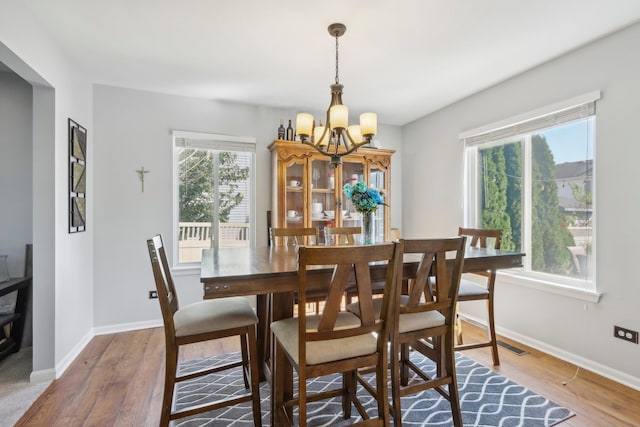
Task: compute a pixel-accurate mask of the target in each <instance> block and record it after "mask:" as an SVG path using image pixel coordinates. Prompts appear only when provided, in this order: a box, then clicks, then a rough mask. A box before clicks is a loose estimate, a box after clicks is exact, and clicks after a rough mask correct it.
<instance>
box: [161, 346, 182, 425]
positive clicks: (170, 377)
mask: <svg viewBox="0 0 640 427" xmlns="http://www.w3.org/2000/svg"><path fill="white" fill-rule="evenodd" d="M165 351H166V360H165V370H164V393H163V395H162V413H161V415H160V427H167V426H168V425H169V421H170V420H171V412H172V410H173V390H174V387H175V384H176V374H177V370H178V349H177V348H176V347H170V346H167V348H166V350H165Z"/></svg>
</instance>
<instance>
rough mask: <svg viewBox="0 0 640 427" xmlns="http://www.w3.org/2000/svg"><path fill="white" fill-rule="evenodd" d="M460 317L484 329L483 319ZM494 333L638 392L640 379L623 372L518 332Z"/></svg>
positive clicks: (461, 315) (501, 331) (497, 329)
mask: <svg viewBox="0 0 640 427" xmlns="http://www.w3.org/2000/svg"><path fill="white" fill-rule="evenodd" d="M460 317H461V318H462V319H464V320H468V321H470V322H472V323H475V324H477V325H481V326H483V327H486V321H485V320H483V319H479V318H476V317H473V316H468V315H463V314H462V313H461V314H460ZM496 333H497V334H498V335H502V336H503V337H507V338H510V339H512V340H514V341H518V342H520V343H522V344H524V345H526V346H529V347H532V348H535V349H536V350H539V351H542V352H544V353H547V354H549V355H551V356H553V357H557V358H558V359H561V360H564V361H565V362H569V363H573V364H574V365H577V366H579V367H581V368H584V369H587V370H589V371H591V372H594V373H596V374H598V375H602V376H603V377H605V378H609V379H610V380H613V381H615V382H618V383H620V384H624V385H626V386H627V387H631V388H633V389H635V390H638V391H640V378H637V377H634V376H632V375H629V374H627V373H625V372H622V371H619V370H617V369H613V368H611V367H609V366H606V365H603V364H601V363H598V362H595V361H593V360H590V359H586V358H584V357H582V356H579V355H577V354H574V353H570V352H568V351H566V350H563V349H561V348H558V347H554V346H552V345H549V344H547V343H545V342H542V341H538V340H536V339H533V338H530V337H528V336H526V335H522V334H520V333H518V332H514V331H512V330H509V329H505V328H500V327H496Z"/></svg>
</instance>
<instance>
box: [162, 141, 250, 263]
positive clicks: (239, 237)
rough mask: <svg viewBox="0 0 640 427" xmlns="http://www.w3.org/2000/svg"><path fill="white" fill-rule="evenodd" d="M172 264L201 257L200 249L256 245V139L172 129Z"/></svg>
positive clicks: (187, 261)
mask: <svg viewBox="0 0 640 427" xmlns="http://www.w3.org/2000/svg"><path fill="white" fill-rule="evenodd" d="M173 136H174V138H173V140H174V218H176V220H175V221H174V223H175V234H174V235H175V236H176V237H177V238H176V239H175V242H176V245H175V248H174V254H175V255H174V264H175V265H183V266H185V265H189V264H195V263H200V261H201V260H202V250H203V249H209V248H219V247H230V246H253V244H254V243H253V242H254V241H255V195H254V194H255V173H254V172H255V140H253V139H252V138H240V137H233V136H225V135H213V134H201V133H195V132H179V131H175V132H174V133H173Z"/></svg>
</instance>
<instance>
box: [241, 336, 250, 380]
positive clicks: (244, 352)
mask: <svg viewBox="0 0 640 427" xmlns="http://www.w3.org/2000/svg"><path fill="white" fill-rule="evenodd" d="M240 350H241V353H242V379H243V380H244V388H246V389H248V388H249V386H250V384H249V378H248V375H247V374H248V372H249V365H250V363H251V361H250V360H249V353H248V351H247V336H246V335H240Z"/></svg>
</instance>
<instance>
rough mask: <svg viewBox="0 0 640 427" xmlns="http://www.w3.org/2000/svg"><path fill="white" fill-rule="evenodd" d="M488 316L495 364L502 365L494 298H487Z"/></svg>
mask: <svg viewBox="0 0 640 427" xmlns="http://www.w3.org/2000/svg"><path fill="white" fill-rule="evenodd" d="M487 317H488V319H487V320H488V323H489V339H490V340H491V355H492V356H493V364H494V366H499V365H500V356H498V339H497V338H496V325H495V322H494V320H493V298H491V297H490V298H489V299H488V300H487Z"/></svg>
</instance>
